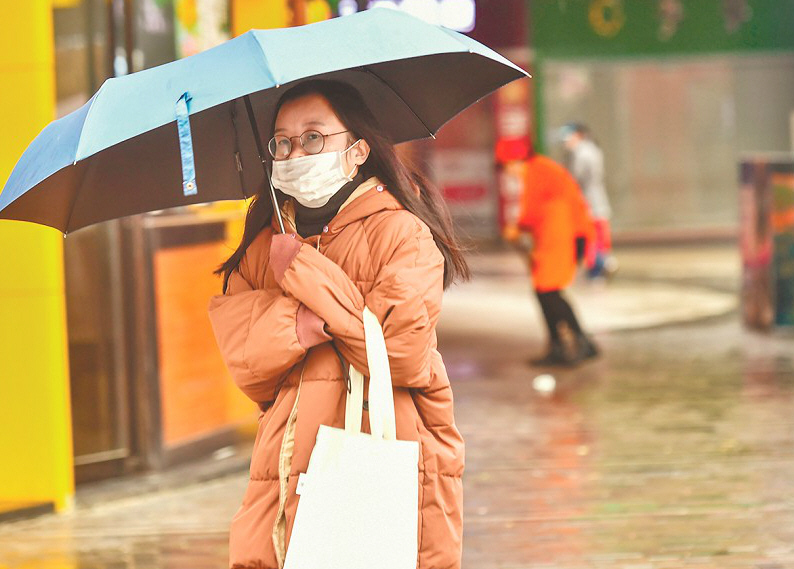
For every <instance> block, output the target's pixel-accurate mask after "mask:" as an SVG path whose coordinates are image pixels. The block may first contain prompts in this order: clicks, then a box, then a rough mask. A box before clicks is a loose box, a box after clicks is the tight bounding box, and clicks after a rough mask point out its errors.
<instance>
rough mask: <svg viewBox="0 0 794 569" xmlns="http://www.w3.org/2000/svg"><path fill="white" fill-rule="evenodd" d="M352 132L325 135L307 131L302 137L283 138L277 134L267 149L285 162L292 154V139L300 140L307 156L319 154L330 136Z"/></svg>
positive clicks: (277, 158) (344, 131)
mask: <svg viewBox="0 0 794 569" xmlns="http://www.w3.org/2000/svg"><path fill="white" fill-rule="evenodd" d="M346 132H350V131H347V130H342V131H339V132H332V133H331V134H323V133H321V132H319V131H316V130H307V131H306V132H304V133H303V134H301V135H300V136H283V135H280V134H277V135H276V136H274V137H273V138H271V139H270V142H268V143H267V149H268V151H270V155H271V156H272V157H273V158H275V159H276V160H284V159H286V158H288V157H289V155H290V154H292V139H293V138H297V139H300V143H301V146H302V147H303V149H304V150H305V151H306V153H307V154H319V153H320V152H322V151H323V148H324V147H325V139H326V138H327V137H329V136H336V135H337V134H344V133H346Z"/></svg>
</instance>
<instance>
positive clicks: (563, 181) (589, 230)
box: [518, 154, 595, 292]
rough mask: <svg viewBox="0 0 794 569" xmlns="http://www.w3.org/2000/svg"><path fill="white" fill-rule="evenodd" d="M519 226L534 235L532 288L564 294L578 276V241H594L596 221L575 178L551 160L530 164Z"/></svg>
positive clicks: (533, 160) (538, 159)
mask: <svg viewBox="0 0 794 569" xmlns="http://www.w3.org/2000/svg"><path fill="white" fill-rule="evenodd" d="M518 225H519V227H520V228H521V229H524V230H525V231H529V232H530V233H531V234H532V238H533V241H534V246H533V248H532V251H531V253H530V266H531V267H532V284H533V286H534V287H535V290H537V291H538V292H548V291H552V290H560V289H563V288H565V287H567V286H568V285H569V284H571V281H573V279H574V276H576V263H577V260H576V246H575V243H576V238H577V237H584V238H585V239H586V240H587V241H591V240H592V239H593V237H594V236H595V229H594V227H593V220H592V218H591V217H590V212H589V210H588V207H587V202H586V201H585V198H584V196H583V195H582V191H581V189H579V185H578V184H577V183H576V180H575V179H574V177H573V176H572V175H571V174H570V173H569V172H568V171H567V170H566V169H565V168H564V167H563V166H562V165H561V164H558V163H557V162H555V161H553V160H552V159H551V158H547V157H546V156H541V155H540V154H535V155H534V156H533V157H532V158H530V159H529V160H528V161H527V163H526V175H525V177H524V193H523V195H522V200H521V214H520V216H519V220H518Z"/></svg>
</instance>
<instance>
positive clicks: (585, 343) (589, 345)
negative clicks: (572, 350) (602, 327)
mask: <svg viewBox="0 0 794 569" xmlns="http://www.w3.org/2000/svg"><path fill="white" fill-rule="evenodd" d="M599 353H600V351H599V349H598V346H596V345H595V343H594V342H593V341H592V340H591V339H590V338H588V337H587V335H586V334H585V333H584V332H579V333H578V334H577V335H576V358H577V360H579V361H581V360H589V359H591V358H596V357H598V355H599Z"/></svg>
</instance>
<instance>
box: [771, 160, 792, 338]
mask: <svg viewBox="0 0 794 569" xmlns="http://www.w3.org/2000/svg"><path fill="white" fill-rule="evenodd" d="M771 187H772V190H771V191H772V231H773V232H774V251H775V255H774V262H773V265H772V266H773V267H774V278H775V324H776V325H778V326H794V161H786V162H782V163H776V164H774V168H773V171H772V176H771Z"/></svg>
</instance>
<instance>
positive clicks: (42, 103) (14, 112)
mask: <svg viewBox="0 0 794 569" xmlns="http://www.w3.org/2000/svg"><path fill="white" fill-rule="evenodd" d="M51 6H52V0H25V1H24V2H5V3H3V14H2V18H0V85H3V89H2V90H0V124H2V125H3V128H2V131H3V134H2V136H0V187H2V185H4V184H5V182H6V180H7V179H8V176H9V174H10V173H11V170H12V168H13V167H14V164H15V163H16V161H17V159H18V158H19V156H20V155H21V154H22V152H23V151H24V150H25V148H26V147H27V145H28V144H29V143H30V141H31V140H32V139H33V138H35V136H36V135H37V134H38V133H39V131H40V130H41V129H42V128H43V127H44V126H45V125H46V124H47V123H48V122H50V121H51V120H52V119H53V118H54V113H55V77H54V55H53V31H52V8H51ZM65 314H66V307H65V299H64V282H63V236H62V234H61V233H60V232H59V231H57V230H54V229H51V228H47V227H43V226H38V225H34V224H31V223H26V222H19V221H5V220H2V221H0V465H2V468H0V502H4V501H5V502H26V501H46V502H54V503H55V505H56V508H57V509H58V510H63V509H66V508H68V507H69V506H70V504H71V501H72V497H73V495H74V466H73V460H72V433H71V410H70V405H69V374H68V348H67V340H66V316H65Z"/></svg>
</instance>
